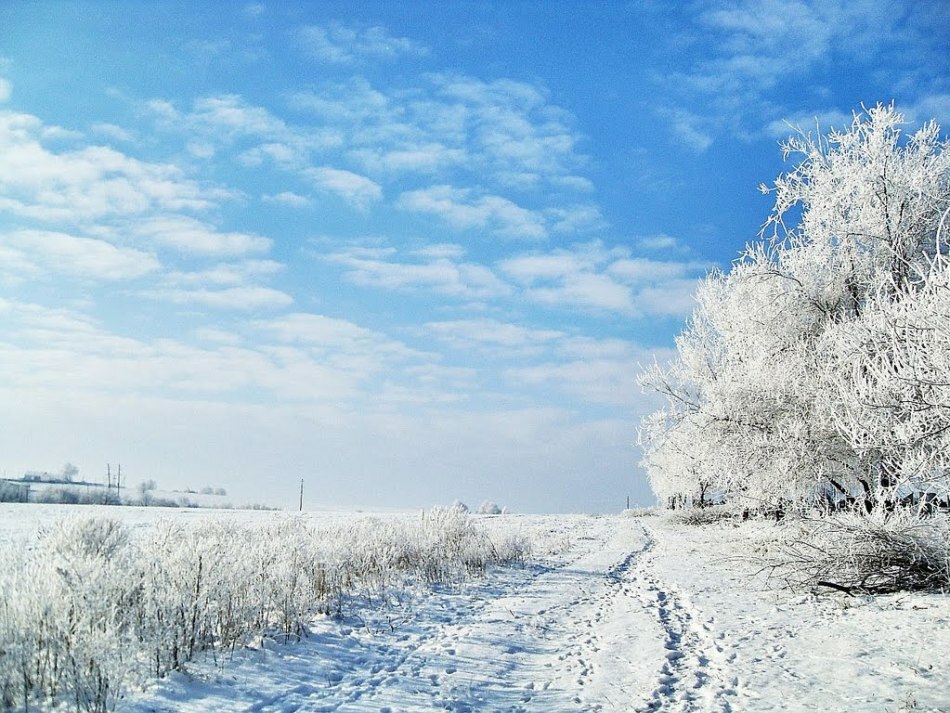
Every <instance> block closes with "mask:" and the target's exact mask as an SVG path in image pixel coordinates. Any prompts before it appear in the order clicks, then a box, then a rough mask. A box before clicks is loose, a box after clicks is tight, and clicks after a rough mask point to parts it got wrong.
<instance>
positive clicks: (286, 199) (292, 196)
mask: <svg viewBox="0 0 950 713" xmlns="http://www.w3.org/2000/svg"><path fill="white" fill-rule="evenodd" d="M261 200H263V201H264V202H266V203H280V204H282V205H286V206H290V207H292V208H306V207H307V206H309V205H310V199H309V198H307V197H306V196H302V195H300V194H298V193H294V192H293V191H281V192H280V193H276V194H274V195H264V196H261Z"/></svg>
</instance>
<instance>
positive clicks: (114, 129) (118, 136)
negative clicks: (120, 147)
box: [90, 122, 135, 143]
mask: <svg viewBox="0 0 950 713" xmlns="http://www.w3.org/2000/svg"><path fill="white" fill-rule="evenodd" d="M90 128H91V129H92V132H93V133H94V134H99V135H100V136H105V137H106V138H107V139H112V140H114V141H121V142H124V143H128V142H131V141H134V140H135V135H134V134H133V133H132V132H131V131H128V130H127V129H123V128H122V127H121V126H116V125H115V124H108V123H105V122H98V123H95V124H93V125H92V126H91V127H90Z"/></svg>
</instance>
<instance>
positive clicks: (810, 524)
mask: <svg viewBox="0 0 950 713" xmlns="http://www.w3.org/2000/svg"><path fill="white" fill-rule="evenodd" d="M791 527H793V528H794V529H793V531H792V532H791V533H786V534H785V536H784V538H783V541H782V542H781V543H780V544H779V545H778V546H777V547H776V548H774V551H773V552H771V553H770V555H769V557H768V560H767V566H768V569H769V571H770V576H771V577H772V578H773V579H777V580H779V581H781V582H783V583H784V584H785V585H787V586H789V587H793V588H800V587H826V588H830V589H834V590H840V591H845V592H848V593H870V594H880V593H887V592H897V591H905V590H931V591H932V590H946V589H948V588H950V522H948V521H947V519H946V518H945V517H935V518H919V517H917V516H916V515H915V514H914V513H913V512H909V511H901V512H897V513H894V514H892V515H890V516H889V517H884V516H883V515H882V513H880V512H875V513H872V514H871V515H870V516H868V515H866V514H858V513H845V514H839V515H835V516H833V517H828V518H823V519H820V520H804V521H802V522H801V523H797V524H795V525H793V526H791Z"/></svg>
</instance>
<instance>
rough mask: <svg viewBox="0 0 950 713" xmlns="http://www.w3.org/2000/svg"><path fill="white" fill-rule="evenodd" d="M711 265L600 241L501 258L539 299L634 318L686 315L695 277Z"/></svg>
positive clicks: (529, 293) (526, 290) (503, 268)
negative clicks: (655, 256) (650, 254)
mask: <svg viewBox="0 0 950 713" xmlns="http://www.w3.org/2000/svg"><path fill="white" fill-rule="evenodd" d="M707 268H708V266H707V265H706V263H702V262H698V261H689V260H687V261H672V260H671V261H662V260H653V259H648V258H642V257H633V256H632V255H631V254H630V252H629V250H627V249H625V248H613V249H608V248H606V247H605V246H604V245H603V244H602V243H600V242H594V243H587V244H581V245H575V246H574V247H573V248H571V249H558V250H554V251H551V252H548V253H534V254H528V255H520V256H516V257H513V258H509V259H507V260H503V261H502V262H501V263H499V269H500V270H501V272H502V273H504V274H505V275H508V276H509V277H511V278H512V279H513V280H515V281H516V282H518V283H519V284H520V285H521V287H522V289H523V294H524V295H525V296H526V297H527V298H528V299H530V300H532V301H535V302H537V303H539V304H544V305H547V306H550V307H562V308H567V309H580V310H593V311H596V312H601V311H606V312H617V313H620V314H627V315H630V316H633V317H643V316H645V315H664V316H665V315H675V316H685V315H686V314H688V313H689V311H690V309H691V304H692V303H691V295H692V292H693V291H694V290H695V287H696V282H697V280H698V279H699V278H700V277H701V275H703V274H704V273H705V271H706V269H707Z"/></svg>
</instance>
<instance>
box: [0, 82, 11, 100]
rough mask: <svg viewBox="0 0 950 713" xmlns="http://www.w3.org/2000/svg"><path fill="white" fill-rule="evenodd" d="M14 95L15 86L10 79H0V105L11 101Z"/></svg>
mask: <svg viewBox="0 0 950 713" xmlns="http://www.w3.org/2000/svg"><path fill="white" fill-rule="evenodd" d="M12 94H13V85H12V84H11V83H10V80H9V79H4V78H3V77H0V103H3V102H7V101H10V95H12Z"/></svg>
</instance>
